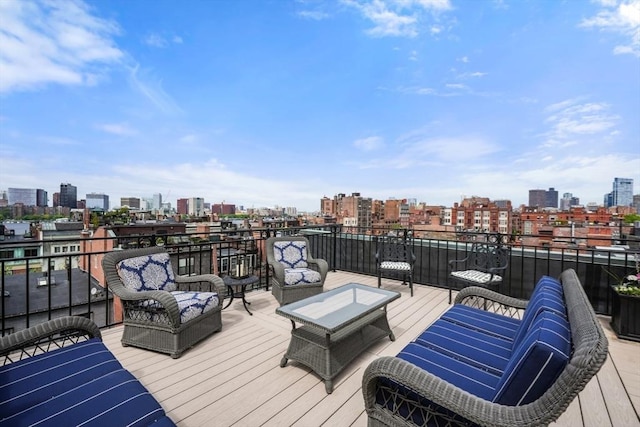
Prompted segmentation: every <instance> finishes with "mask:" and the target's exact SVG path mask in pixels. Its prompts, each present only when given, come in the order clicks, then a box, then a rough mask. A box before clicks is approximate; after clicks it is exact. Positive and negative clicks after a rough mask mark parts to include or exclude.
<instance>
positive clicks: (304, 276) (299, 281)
mask: <svg viewBox="0 0 640 427" xmlns="http://www.w3.org/2000/svg"><path fill="white" fill-rule="evenodd" d="M320 279H321V276H320V273H319V272H317V271H315V270H312V269H310V268H285V269H284V284H285V286H291V285H304V284H310V283H318V282H320Z"/></svg>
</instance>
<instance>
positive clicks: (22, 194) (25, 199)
mask: <svg viewBox="0 0 640 427" xmlns="http://www.w3.org/2000/svg"><path fill="white" fill-rule="evenodd" d="M7 194H8V200H9V205H15V204H17V203H21V204H23V205H25V206H39V207H46V206H48V205H47V203H48V200H47V192H46V191H44V190H42V189H40V188H9V191H8V193H7Z"/></svg>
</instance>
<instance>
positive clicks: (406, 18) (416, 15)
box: [342, 0, 451, 37]
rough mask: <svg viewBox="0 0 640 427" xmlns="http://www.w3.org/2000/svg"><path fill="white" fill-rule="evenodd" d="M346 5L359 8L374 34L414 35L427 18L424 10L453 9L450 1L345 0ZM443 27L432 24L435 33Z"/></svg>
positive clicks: (431, 28)
mask: <svg viewBox="0 0 640 427" xmlns="http://www.w3.org/2000/svg"><path fill="white" fill-rule="evenodd" d="M342 3H343V4H346V5H348V6H351V7H353V8H355V9H357V10H358V11H359V12H360V13H361V14H362V15H363V16H364V18H366V19H367V20H369V21H371V22H372V23H373V27H372V28H370V29H368V30H367V34H369V35H371V36H373V37H387V36H392V37H415V36H417V35H418V34H419V32H420V31H419V29H420V28H422V26H423V25H424V21H425V20H426V19H427V18H425V16H424V12H431V13H439V12H444V11H447V10H450V9H451V4H450V2H449V0H373V1H362V0H342ZM441 31H442V27H440V26H437V25H432V26H430V32H431V34H432V35H435V34H438V33H440V32H441Z"/></svg>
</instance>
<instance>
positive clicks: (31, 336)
mask: <svg viewBox="0 0 640 427" xmlns="http://www.w3.org/2000/svg"><path fill="white" fill-rule="evenodd" d="M90 338H100V339H102V335H101V333H100V329H99V328H98V325H96V324H95V323H94V322H93V321H91V320H89V319H87V318H86V317H80V316H65V317H59V318H57V319H53V320H49V321H48V322H44V323H40V324H38V325H35V326H32V327H30V328H27V329H22V330H20V331H18V332H16V333H13V334H10V335H7V336H4V337H0V364H1V365H6V364H7V363H11V362H13V361H16V360H22V359H25V358H27V357H31V356H35V355H36V354H39V353H42V352H45V351H49V350H54V349H56V348H59V347H64V346H65V345H71V344H75V343H76V342H78V341H83V340H87V339H90Z"/></svg>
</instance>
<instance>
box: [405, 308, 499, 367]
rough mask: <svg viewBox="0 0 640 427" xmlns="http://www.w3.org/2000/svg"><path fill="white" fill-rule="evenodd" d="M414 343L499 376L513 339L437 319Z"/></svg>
mask: <svg viewBox="0 0 640 427" xmlns="http://www.w3.org/2000/svg"><path fill="white" fill-rule="evenodd" d="M415 343H417V344H420V345H422V346H425V347H428V348H431V349H434V350H437V351H439V352H440V353H443V354H445V355H447V356H449V357H453V358H455V359H458V360H461V361H463V362H465V363H467V364H469V365H472V366H475V367H477V368H480V369H483V370H485V371H487V372H490V373H492V374H494V375H497V376H502V373H503V372H504V369H505V368H506V366H507V363H508V362H509V358H510V357H511V342H508V341H505V340H503V339H500V338H496V337H494V336H492V335H488V334H483V333H481V332H478V331H472V330H469V329H467V328H465V327H463V326H460V325H457V324H455V323H451V322H447V321H443V320H437V321H436V322H435V323H434V324H433V325H431V326H430V327H429V328H428V329H427V330H426V331H424V332H423V333H422V334H420V336H419V337H418V338H416V340H415Z"/></svg>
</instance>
